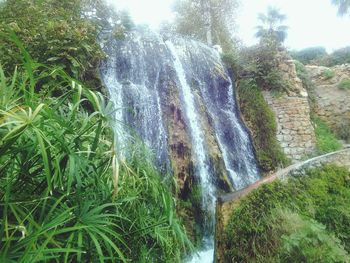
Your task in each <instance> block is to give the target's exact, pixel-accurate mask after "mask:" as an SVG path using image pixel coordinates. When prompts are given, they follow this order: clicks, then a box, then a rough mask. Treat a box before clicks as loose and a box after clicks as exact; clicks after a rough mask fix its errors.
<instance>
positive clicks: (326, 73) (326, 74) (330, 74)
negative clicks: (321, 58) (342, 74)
mask: <svg viewBox="0 0 350 263" xmlns="http://www.w3.org/2000/svg"><path fill="white" fill-rule="evenodd" d="M322 75H323V78H324V79H325V80H328V79H331V78H334V76H335V73H334V71H333V70H331V69H326V70H325V71H323V73H322Z"/></svg>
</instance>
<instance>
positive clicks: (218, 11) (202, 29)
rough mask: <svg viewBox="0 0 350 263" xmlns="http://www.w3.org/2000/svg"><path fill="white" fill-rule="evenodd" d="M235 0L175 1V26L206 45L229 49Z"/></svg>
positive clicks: (235, 5)
mask: <svg viewBox="0 0 350 263" xmlns="http://www.w3.org/2000/svg"><path fill="white" fill-rule="evenodd" d="M237 7H238V1H236V0H178V1H177V2H175V5H174V8H173V9H174V11H175V13H176V20H175V28H176V31H177V32H178V33H180V34H182V35H186V36H191V37H193V38H196V39H198V40H201V41H203V42H206V43H207V44H208V45H215V44H218V45H221V46H222V47H223V49H224V50H228V49H230V46H231V45H232V43H233V41H234V39H233V32H234V24H235V23H234V22H235V21H234V17H235V11H236V9H237Z"/></svg>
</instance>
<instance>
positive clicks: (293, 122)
mask: <svg viewBox="0 0 350 263" xmlns="http://www.w3.org/2000/svg"><path fill="white" fill-rule="evenodd" d="M277 61H278V67H279V69H280V72H281V73H282V78H283V79H284V81H285V82H286V83H288V84H289V89H288V91H287V93H285V94H283V95H281V96H273V95H272V93H271V92H270V91H265V92H264V93H263V94H264V97H265V100H266V101H267V103H268V104H269V105H270V107H271V108H272V110H273V111H274V113H275V116H276V122H277V140H278V141H279V142H280V144H281V147H282V149H283V151H284V153H285V154H286V155H287V156H288V157H289V158H290V159H291V160H292V162H293V163H295V162H297V161H300V160H302V159H303V158H305V157H306V156H308V155H310V154H312V153H313V152H314V150H315V147H316V138H315V132H314V128H313V126H312V124H311V120H310V106H309V102H308V93H307V91H306V90H305V89H304V87H303V84H302V81H301V80H300V79H299V78H298V76H297V73H296V69H295V64H294V61H293V60H292V59H291V58H290V57H289V56H288V55H286V54H284V53H280V54H279V56H278V57H277Z"/></svg>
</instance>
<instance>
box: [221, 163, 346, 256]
mask: <svg viewBox="0 0 350 263" xmlns="http://www.w3.org/2000/svg"><path fill="white" fill-rule="evenodd" d="M349 200H350V173H349V171H348V170H347V169H346V168H339V167H336V166H325V167H322V168H317V169H311V170H309V171H307V172H306V176H303V177H300V178H290V179H289V180H288V181H287V182H281V181H275V182H273V183H270V184H265V185H262V186H261V187H259V188H258V189H256V190H253V191H252V192H251V193H250V194H249V195H248V196H247V197H245V198H244V199H243V200H241V201H240V204H239V206H238V207H237V208H236V209H235V210H233V212H232V214H231V216H230V219H229V223H228V225H227V227H226V229H225V236H224V237H223V239H224V244H225V251H226V259H225V260H226V262H232V261H233V260H234V261H235V262H349V260H350V256H349V253H350V206H349Z"/></svg>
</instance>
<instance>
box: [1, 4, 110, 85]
mask: <svg viewBox="0 0 350 263" xmlns="http://www.w3.org/2000/svg"><path fill="white" fill-rule="evenodd" d="M93 9H96V15H99V16H100V17H99V19H95V18H93V17H90V16H89V15H88V13H87V12H86V11H90V10H93ZM110 10H111V9H109V10H108V9H107V7H106V6H105V5H104V4H103V3H102V1H100V0H98V1H90V0H61V1H55V0H46V1H41V0H21V1H14V0H11V1H6V2H5V3H4V4H3V6H2V7H1V9H0V17H1V19H0V54H1V56H0V60H1V63H2V65H3V66H4V69H5V72H7V73H8V74H10V73H12V72H13V70H14V68H15V66H16V65H19V64H20V63H21V58H20V57H19V56H18V49H17V46H15V45H13V43H12V42H11V41H8V38H7V37H6V36H5V37H1V36H3V35H4V34H6V33H8V32H9V31H14V32H15V33H16V34H17V35H18V36H19V38H20V39H22V41H23V45H24V47H25V48H26V50H28V52H29V53H30V54H31V56H32V57H34V58H35V60H36V61H38V62H40V63H44V64H45V65H53V66H59V67H61V68H62V69H64V70H65V71H66V72H67V73H68V74H69V75H70V76H73V77H75V78H76V79H79V80H80V81H83V82H84V83H85V84H86V85H88V86H90V87H93V88H95V89H97V88H100V87H101V83H100V79H99V72H98V65H99V62H100V60H101V59H102V58H103V57H104V53H103V52H102V50H101V48H100V45H99V44H98V42H97V35H98V33H99V31H100V30H101V28H102V26H103V23H104V22H106V21H107V19H108V18H109V17H112V15H113V14H112V13H111V11H110Z"/></svg>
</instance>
